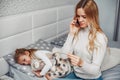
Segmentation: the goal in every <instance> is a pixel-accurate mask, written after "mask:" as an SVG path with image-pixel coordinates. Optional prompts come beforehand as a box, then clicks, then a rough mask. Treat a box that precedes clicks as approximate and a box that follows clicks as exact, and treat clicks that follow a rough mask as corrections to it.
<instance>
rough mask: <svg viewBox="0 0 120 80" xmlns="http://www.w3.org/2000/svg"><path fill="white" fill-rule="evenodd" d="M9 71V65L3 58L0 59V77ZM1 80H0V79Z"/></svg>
mask: <svg viewBox="0 0 120 80" xmlns="http://www.w3.org/2000/svg"><path fill="white" fill-rule="evenodd" d="M8 71H9V65H8V63H7V62H6V61H5V59H4V58H3V57H0V76H3V75H5V74H6V73H8ZM0 80H1V79H0Z"/></svg>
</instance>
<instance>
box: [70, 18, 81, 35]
mask: <svg viewBox="0 0 120 80" xmlns="http://www.w3.org/2000/svg"><path fill="white" fill-rule="evenodd" d="M75 23H76V20H73V21H72V22H71V23H70V34H71V35H75V34H77V33H78V31H79V29H80V27H76V26H75Z"/></svg>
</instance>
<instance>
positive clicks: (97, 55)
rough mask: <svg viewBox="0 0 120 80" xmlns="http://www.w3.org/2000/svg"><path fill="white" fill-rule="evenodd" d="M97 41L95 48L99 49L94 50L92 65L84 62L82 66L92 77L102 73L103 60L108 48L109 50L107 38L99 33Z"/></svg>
mask: <svg viewBox="0 0 120 80" xmlns="http://www.w3.org/2000/svg"><path fill="white" fill-rule="evenodd" d="M96 39H97V42H95V46H97V48H96V49H94V52H93V58H92V61H91V63H87V62H85V61H83V64H82V68H83V70H84V71H85V72H86V73H89V74H92V75H96V74H98V73H99V72H100V71H101V70H100V67H101V64H102V62H103V59H104V56H105V53H106V48H107V38H106V37H105V35H104V34H102V33H98V34H97V38H96Z"/></svg>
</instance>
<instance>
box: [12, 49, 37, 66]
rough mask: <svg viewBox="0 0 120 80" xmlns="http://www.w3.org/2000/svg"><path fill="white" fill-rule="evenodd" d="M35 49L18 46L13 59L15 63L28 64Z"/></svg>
mask: <svg viewBox="0 0 120 80" xmlns="http://www.w3.org/2000/svg"><path fill="white" fill-rule="evenodd" d="M36 50H37V49H25V48H20V49H16V50H15V56H14V59H15V61H16V63H18V64H22V65H29V64H30V63H31V56H32V54H33V53H34V52H35V51H36Z"/></svg>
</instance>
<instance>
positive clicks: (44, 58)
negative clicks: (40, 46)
mask: <svg viewBox="0 0 120 80" xmlns="http://www.w3.org/2000/svg"><path fill="white" fill-rule="evenodd" d="M35 56H36V57H37V58H40V59H41V60H42V61H43V62H44V63H45V66H44V67H43V69H42V70H41V72H40V75H45V74H46V73H47V72H48V71H49V69H50V68H51V67H52V63H51V61H50V60H49V58H48V57H47V55H46V54H45V53H44V52H42V51H36V53H35Z"/></svg>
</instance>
